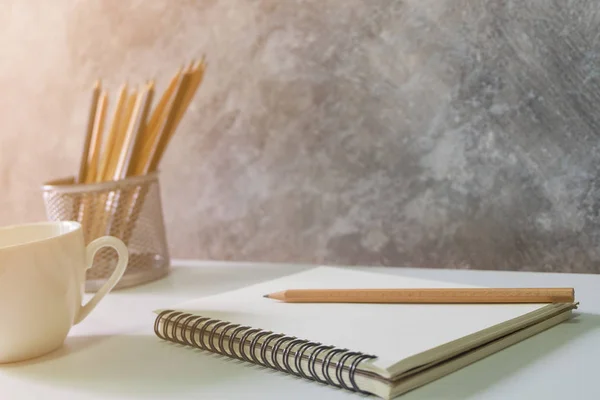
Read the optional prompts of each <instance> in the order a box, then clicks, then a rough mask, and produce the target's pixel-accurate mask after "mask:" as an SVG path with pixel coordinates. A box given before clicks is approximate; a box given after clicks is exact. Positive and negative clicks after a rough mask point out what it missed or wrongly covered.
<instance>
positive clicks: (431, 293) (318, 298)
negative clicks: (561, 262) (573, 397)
mask: <svg viewBox="0 0 600 400" xmlns="http://www.w3.org/2000/svg"><path fill="white" fill-rule="evenodd" d="M264 297H266V298H269V299H273V300H279V301H283V302H286V303H422V304H426V303H439V304H448V303H454V304H457V303H463V304H468V303H570V302H573V301H574V297H575V290H574V289H573V288H474V289H461V288H450V289H434V288H427V289H288V290H284V291H281V292H275V293H269V294H266V295H264Z"/></svg>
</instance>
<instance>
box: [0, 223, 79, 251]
mask: <svg viewBox="0 0 600 400" xmlns="http://www.w3.org/2000/svg"><path fill="white" fill-rule="evenodd" d="M57 225H62V226H67V227H70V228H71V229H68V230H66V231H65V232H61V233H58V234H56V235H52V236H49V237H46V238H43V239H33V240H28V241H26V242H21V243H16V244H11V245H8V246H0V251H3V250H7V249H15V248H19V247H23V246H28V245H32V244H35V243H43V242H47V241H49V240H55V239H58V238H60V237H64V236H67V235H72V234H73V233H75V232H77V231H78V230H80V229H81V224H80V223H79V222H77V221H38V222H25V223H21V224H18V223H17V224H10V225H4V226H0V233H4V232H6V231H10V230H13V229H20V228H32V227H43V226H57Z"/></svg>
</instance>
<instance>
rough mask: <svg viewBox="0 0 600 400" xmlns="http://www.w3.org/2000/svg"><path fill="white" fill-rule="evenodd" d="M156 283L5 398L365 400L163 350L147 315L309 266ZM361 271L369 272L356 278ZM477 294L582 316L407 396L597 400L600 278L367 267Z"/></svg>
mask: <svg viewBox="0 0 600 400" xmlns="http://www.w3.org/2000/svg"><path fill="white" fill-rule="evenodd" d="M173 264H174V266H173V271H172V273H171V274H170V275H169V276H168V277H166V278H164V279H162V280H160V281H157V282H153V283H150V284H146V285H143V286H139V287H137V288H132V289H124V290H120V291H116V292H113V293H111V294H109V295H108V296H107V297H105V299H104V300H103V301H102V302H101V303H100V304H99V305H98V307H97V308H96V310H94V311H93V312H92V313H91V314H90V316H89V317H88V318H87V319H86V320H85V321H83V322H82V323H81V324H79V325H77V326H75V327H74V328H73V329H72V330H71V333H70V335H69V337H68V338H67V341H66V342H65V345H64V346H63V348H61V349H60V350H58V351H56V352H54V353H53V354H50V355H48V356H45V357H42V358H40V359H37V360H34V361H32V362H26V363H22V364H14V365H8V366H6V365H5V366H0V398H2V399H10V400H16V399H34V398H44V399H45V400H58V399H60V400H70V399H77V400H91V399H103V400H105V399H127V400H133V399H166V398H173V399H245V398H257V399H258V398H260V399H278V400H279V399H282V398H286V399H307V398H319V399H322V398H323V399H359V398H362V397H361V396H359V395H355V394H353V393H348V392H345V391H341V390H338V389H335V388H330V387H326V386H323V385H319V384H315V383H312V382H309V381H305V380H302V379H299V378H295V377H292V376H288V375H286V374H282V373H278V372H274V371H269V370H266V369H262V368H259V367H254V366H250V365H248V364H243V363H239V362H236V361H231V360H227V359H225V358H219V357H216V356H211V355H207V354H202V353H200V352H199V351H195V350H191V349H185V348H181V347H179V346H173V345H171V344H168V343H164V342H162V341H159V340H158V339H157V338H156V337H155V336H154V333H153V331H152V327H153V320H154V314H153V313H152V310H154V309H157V308H162V307H165V305H172V304H175V303H178V302H181V301H185V300H189V299H191V298H195V297H200V296H204V295H209V294H215V293H219V292H222V291H226V290H231V289H236V288H240V287H243V286H246V285H249V284H253V283H257V282H260V281H264V280H268V279H273V278H276V277H280V276H283V275H287V274H290V273H294V272H299V271H302V270H306V269H308V268H310V267H309V266H291V265H276V264H247V263H218V262H195V261H176V262H174V263H173ZM356 269H363V268H356ZM369 270H371V271H378V272H385V273H390V274H397V275H405V276H411V277H422V278H427V279H437V280H443V281H447V282H456V283H465V284H473V285H482V286H570V287H574V288H575V290H576V292H575V293H576V297H577V301H579V302H580V307H579V309H578V310H577V314H578V315H577V317H576V318H575V319H574V320H572V321H570V322H566V323H563V324H561V325H559V326H556V327H554V328H552V329H550V330H548V331H546V332H543V333H541V334H539V335H537V336H535V337H533V338H530V339H528V340H526V341H524V342H521V343H519V344H516V345H514V346H512V347H510V348H508V349H506V350H504V351H502V352H500V353H497V354H495V355H493V356H491V357H488V358H486V359H484V360H481V361H479V362H477V363H475V364H472V365H470V366H468V367H466V368H463V369H462V370H460V371H457V372H455V373H453V374H451V375H448V376H446V377H444V378H442V379H439V380H437V381H435V382H433V383H430V384H428V385H426V386H424V387H421V388H419V389H417V390H414V391H412V392H410V393H408V394H406V395H404V396H402V397H400V398H402V399H403V400H416V399H447V400H450V399H457V400H458V399H460V400H465V399H486V400H492V399H502V400H504V399H512V400H515V399H528V400H529V399H545V400H549V399H559V400H564V399H567V398H577V399H600V371H599V370H598V363H599V362H600V275H579V274H546V273H525V272H495V271H494V272H491V271H466V270H420V269H411V268H370V269H369Z"/></svg>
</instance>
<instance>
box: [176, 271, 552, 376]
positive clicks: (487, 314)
mask: <svg viewBox="0 0 600 400" xmlns="http://www.w3.org/2000/svg"><path fill="white" fill-rule="evenodd" d="M441 287H458V288H467V287H473V286H470V285H459V284H455V283H447V282H439V281H431V280H424V279H416V278H407V277H401V276H393V275H386V274H380V273H372V272H363V271H357V270H349V269H347V268H336V267H316V268H314V269H311V270H308V271H305V272H300V273H297V274H293V275H289V276H285V277H282V278H277V279H274V280H271V281H267V282H262V283H259V284H256V285H252V286H248V287H245V288H242V289H237V290H234V291H230V292H226V293H221V294H218V295H213V296H209V297H204V298H200V299H196V300H192V301H188V302H185V303H183V304H178V305H175V306H173V307H171V309H176V310H181V311H188V312H191V313H194V314H198V315H203V316H207V317H211V318H218V319H221V320H226V321H230V322H233V323H236V324H243V325H248V326H251V327H254V328H260V329H264V330H269V331H273V332H277V333H283V334H286V335H290V336H296V337H298V338H301V339H305V340H310V341H315V342H320V343H323V344H328V345H333V346H336V347H341V348H347V349H349V350H352V351H361V352H364V353H368V354H372V355H375V356H377V357H378V360H377V362H376V365H377V366H378V367H381V368H384V369H387V368H389V367H390V366H392V365H393V364H395V363H397V362H398V361H400V360H403V359H405V358H407V357H409V356H413V355H416V354H418V353H421V352H423V351H426V350H429V349H431V348H433V347H436V346H439V345H442V344H444V343H447V342H450V341H453V340H455V339H459V338H461V337H464V336H466V335H469V334H472V333H476V332H478V331H480V330H483V329H486V328H489V327H491V326H493V325H496V324H500V323H502V322H505V321H507V320H510V319H512V318H516V317H519V316H521V315H523V314H527V313H529V312H531V311H534V310H537V309H539V308H542V307H544V306H545V305H544V304H511V305H506V304H475V305H469V304H441V305H438V304H334V303H325V304H305V303H282V302H278V301H277V300H272V299H267V298H264V297H263V295H264V294H267V293H271V292H276V291H281V290H285V289H294V288H441Z"/></svg>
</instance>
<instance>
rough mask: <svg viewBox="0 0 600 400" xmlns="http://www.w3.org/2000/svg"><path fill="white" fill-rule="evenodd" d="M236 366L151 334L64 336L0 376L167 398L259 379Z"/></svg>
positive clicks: (103, 393)
mask: <svg viewBox="0 0 600 400" xmlns="http://www.w3.org/2000/svg"><path fill="white" fill-rule="evenodd" d="M263 373H264V371H261V370H259V369H258V368H248V367H246V366H244V365H241V363H240V362H238V361H235V360H230V359H227V358H224V357H222V356H216V355H212V354H208V353H203V354H200V350H197V349H192V348H185V349H184V348H182V346H180V345H177V344H173V343H168V342H163V341H161V340H160V339H158V338H156V337H154V336H151V335H122V336H91V337H70V338H68V339H67V342H66V343H65V346H64V347H63V348H62V349H59V350H57V351H55V352H54V353H51V354H49V355H47V356H44V357H41V358H38V359H35V360H31V361H26V362H21V363H15V364H7V365H2V366H0V374H3V375H11V376H13V377H15V378H19V379H29V380H31V381H35V382H36V383H44V384H48V385H50V386H62V387H68V388H69V390H70V391H73V392H75V393H77V392H79V393H80V392H88V393H93V394H95V395H99V396H106V397H107V398H109V397H111V396H116V395H127V396H128V398H132V399H133V398H139V399H148V398H160V399H165V398H171V396H175V397H177V395H178V394H179V395H183V394H185V393H187V392H192V391H195V392H198V391H199V390H200V391H205V390H207V391H208V392H211V389H212V391H216V392H218V390H219V388H221V387H223V386H224V385H225V386H226V385H227V384H228V382H231V381H237V382H238V384H239V382H240V381H242V382H243V381H245V380H247V379H256V378H254V377H256V376H259V375H260V374H263Z"/></svg>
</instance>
